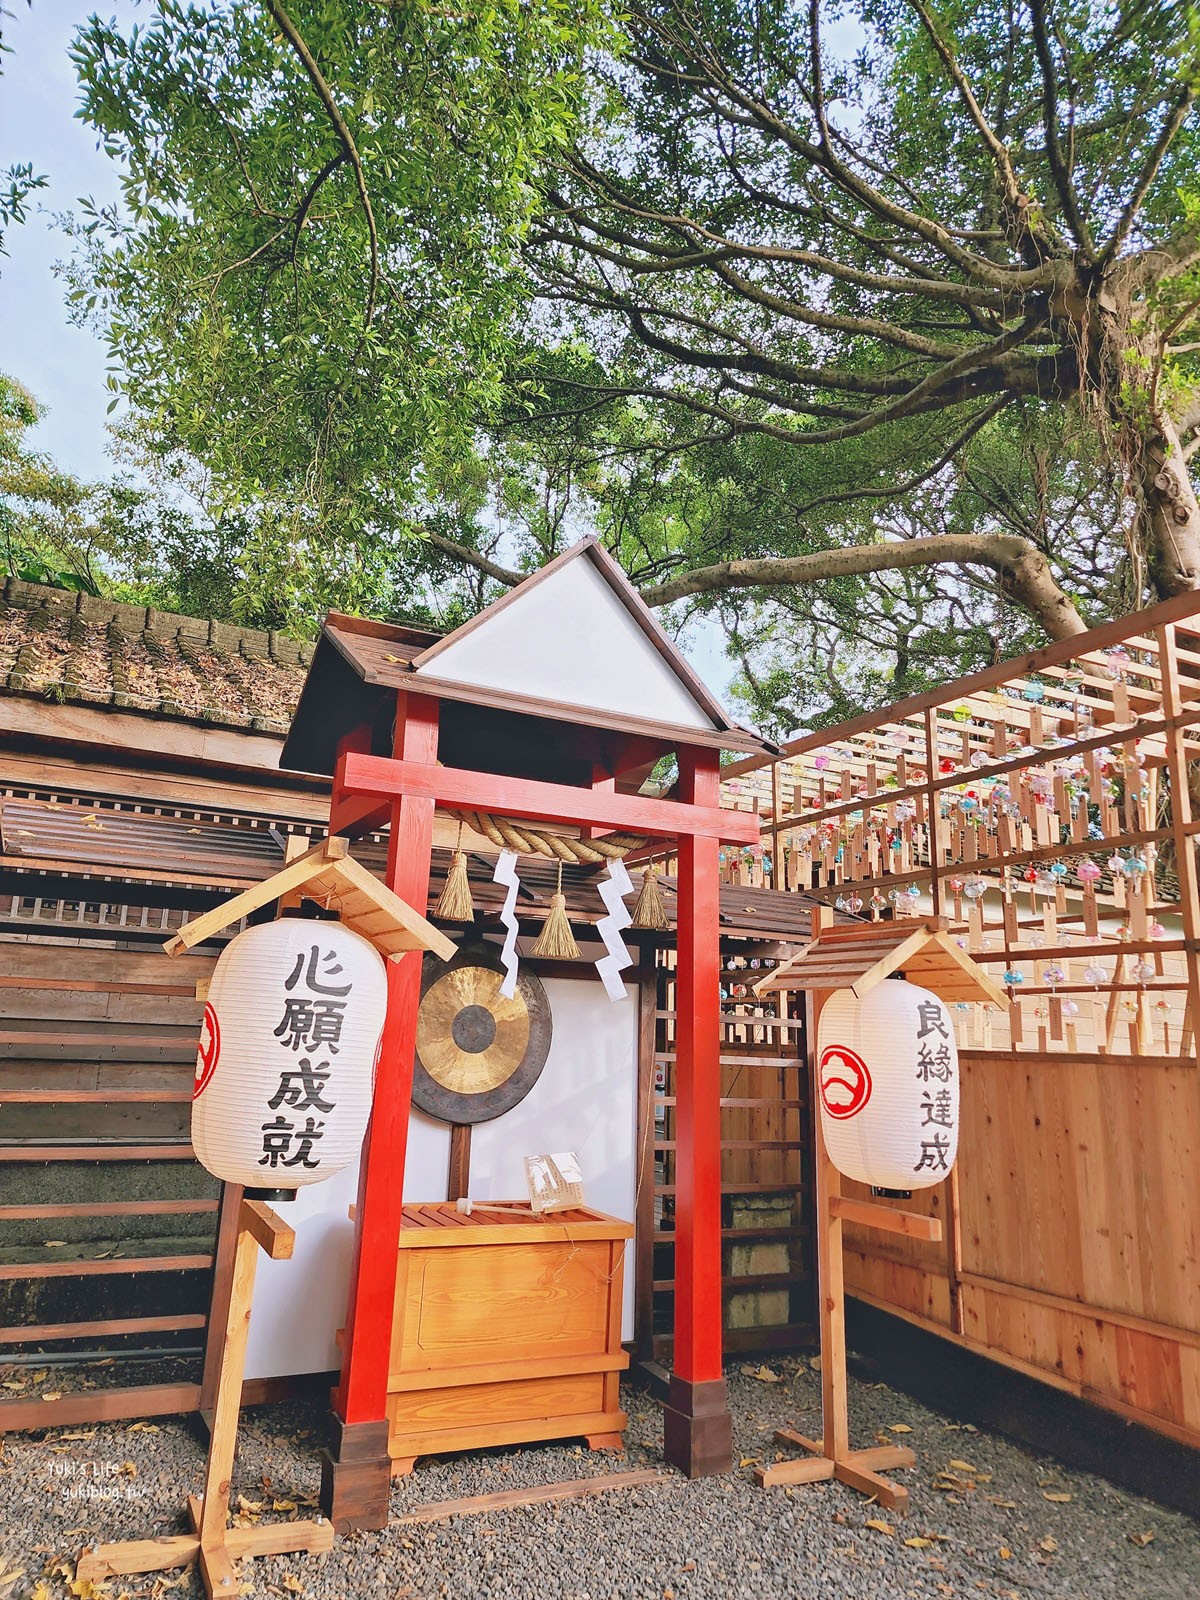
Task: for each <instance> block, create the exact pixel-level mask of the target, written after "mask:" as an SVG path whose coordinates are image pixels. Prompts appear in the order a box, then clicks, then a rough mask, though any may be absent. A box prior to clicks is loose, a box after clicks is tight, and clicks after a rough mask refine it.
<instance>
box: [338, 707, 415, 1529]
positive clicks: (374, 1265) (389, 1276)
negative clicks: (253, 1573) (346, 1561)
mask: <svg viewBox="0 0 1200 1600" xmlns="http://www.w3.org/2000/svg"><path fill="white" fill-rule="evenodd" d="M437 744H438V703H437V701H436V700H431V699H429V698H428V697H426V696H423V695H416V694H408V693H401V694H399V695H398V696H397V707H396V731H395V735H394V749H393V754H394V756H395V758H396V759H397V760H401V761H408V762H413V763H421V764H423V765H427V766H432V765H433V764H434V763H435V762H436V760H437ZM337 799H338V796H337V795H336V794H335V796H334V802H333V803H334V804H336V802H337ZM433 813H434V801H433V799H432V798H425V797H415V796H413V795H408V794H403V795H401V796H400V797H399V798H398V799H395V800H393V801H392V803H391V831H390V835H389V839H388V860H387V884H388V887H389V888H390V889H392V890H393V891H394V892H395V893H396V894H397V895H399V897H400V898H401V899H402V900H405V901H407V902H408V904H409V905H411V906H418V907H424V906H425V905H426V904H427V902H428V899H429V868H430V860H431V855H432V850H433ZM332 814H333V811H332V808H331V816H332ZM421 959H422V957H421V952H420V951H419V950H414V951H410V952H408V953H407V954H405V955H402V956H400V957H399V959H397V960H391V961H389V962H388V964H387V966H388V1008H387V1020H386V1022H385V1024H384V1030H383V1042H382V1046H381V1048H380V1056H379V1069H378V1072H377V1074H376V1079H375V1101H374V1107H373V1110H372V1113H371V1123H370V1127H369V1128H368V1130H367V1137H366V1141H365V1143H364V1146H363V1157H362V1167H361V1176H360V1179H359V1190H358V1204H357V1210H356V1219H355V1238H354V1262H353V1266H352V1269H351V1275H350V1304H349V1307H348V1309H347V1312H346V1328H345V1334H344V1336H343V1341H342V1349H343V1352H344V1354H343V1362H342V1377H341V1382H340V1383H339V1385H338V1387H337V1389H336V1390H335V1392H334V1419H333V1422H334V1427H333V1438H332V1441H331V1447H330V1449H329V1450H327V1451H326V1452H325V1456H324V1460H323V1464H322V1472H321V1505H322V1509H323V1510H324V1511H325V1513H326V1515H327V1516H328V1517H330V1518H331V1520H332V1521H333V1523H334V1526H335V1527H336V1528H337V1529H338V1531H339V1532H341V1531H345V1530H348V1529H350V1528H382V1527H385V1526H386V1524H387V1514H388V1499H389V1493H390V1487H391V1460H390V1457H389V1455H388V1424H387V1379H388V1363H389V1358H390V1355H391V1341H392V1314H393V1310H394V1299H395V1286H396V1252H397V1249H398V1247H399V1240H400V1223H401V1216H402V1208H403V1194H404V1161H405V1155H406V1152H407V1148H408V1118H409V1110H410V1107H411V1103H412V1078H413V1058H414V1052H415V1049H416V1038H417V1009H418V1007H419V1005H420V1001H421Z"/></svg>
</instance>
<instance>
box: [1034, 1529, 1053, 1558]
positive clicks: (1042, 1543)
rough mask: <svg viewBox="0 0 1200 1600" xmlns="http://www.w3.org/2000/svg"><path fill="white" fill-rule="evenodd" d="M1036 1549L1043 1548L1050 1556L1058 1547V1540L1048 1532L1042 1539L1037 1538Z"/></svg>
mask: <svg viewBox="0 0 1200 1600" xmlns="http://www.w3.org/2000/svg"><path fill="white" fill-rule="evenodd" d="M1038 1549H1039V1550H1044V1551H1045V1552H1046V1554H1047V1555H1048V1556H1052V1555H1053V1554H1054V1552H1055V1551H1056V1550H1057V1549H1058V1540H1057V1539H1056V1538H1055V1537H1054V1535H1053V1534H1052V1533H1048V1534H1047V1535H1046V1537H1045V1538H1044V1539H1039V1540H1038Z"/></svg>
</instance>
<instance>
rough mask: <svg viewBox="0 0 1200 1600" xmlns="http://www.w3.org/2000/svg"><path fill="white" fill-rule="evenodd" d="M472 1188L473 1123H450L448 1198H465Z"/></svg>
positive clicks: (447, 1176) (447, 1177)
mask: <svg viewBox="0 0 1200 1600" xmlns="http://www.w3.org/2000/svg"><path fill="white" fill-rule="evenodd" d="M470 1188H471V1124H470V1123H469V1122H452V1123H451V1124H450V1167H449V1171H448V1173H447V1175H446V1199H447V1200H465V1199H466V1198H467V1195H468V1193H469V1191H470Z"/></svg>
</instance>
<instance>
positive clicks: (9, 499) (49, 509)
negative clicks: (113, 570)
mask: <svg viewBox="0 0 1200 1600" xmlns="http://www.w3.org/2000/svg"><path fill="white" fill-rule="evenodd" d="M42 415H43V410H42V407H41V406H40V405H39V404H38V402H37V401H36V400H35V399H34V397H33V395H32V394H30V392H29V390H28V389H26V388H25V386H24V385H23V384H20V383H18V382H17V381H16V379H15V378H10V377H7V376H6V375H5V374H4V373H2V372H0V555H2V557H3V562H4V571H5V573H6V575H7V576H9V577H14V578H24V579H27V580H29V581H31V582H33V583H57V584H61V585H64V586H65V587H67V588H72V589H87V590H90V591H92V592H95V586H96V575H95V572H94V570H93V568H92V555H93V549H92V547H93V544H94V542H95V541H94V539H93V538H92V536H91V530H90V527H89V521H88V516H87V512H88V507H89V500H90V497H91V494H92V491H91V489H90V488H89V486H88V485H87V484H84V483H81V482H80V481H79V480H78V479H77V478H73V477H71V476H70V475H69V474H68V473H65V472H61V471H60V470H59V469H58V468H57V467H56V466H55V465H54V463H53V462H52V461H51V460H50V458H49V457H48V456H47V455H45V454H43V453H42V452H40V451H37V450H31V449H30V448H29V444H28V441H27V438H26V435H27V434H28V432H29V430H30V429H31V428H32V427H34V426H35V424H36V423H37V422H38V421H39V419H40V418H41V417H42Z"/></svg>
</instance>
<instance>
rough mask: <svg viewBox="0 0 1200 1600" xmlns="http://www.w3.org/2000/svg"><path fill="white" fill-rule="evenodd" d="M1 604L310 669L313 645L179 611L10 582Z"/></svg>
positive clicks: (50, 586) (276, 631) (270, 631)
mask: <svg viewBox="0 0 1200 1600" xmlns="http://www.w3.org/2000/svg"><path fill="white" fill-rule="evenodd" d="M3 599H4V603H5V604H6V605H9V606H12V607H14V608H15V609H17V610H20V611H42V610H45V611H48V612H50V613H51V614H52V615H54V616H58V617H67V616H70V615H72V614H74V615H78V616H80V617H82V618H83V620H84V621H85V622H91V623H95V624H98V625H99V626H100V627H112V626H115V627H117V628H118V629H119V630H120V631H121V633H123V634H139V633H152V634H154V635H155V636H156V637H158V638H160V639H161V638H167V639H175V638H180V637H183V638H187V639H190V640H194V641H196V642H197V643H208V644H212V645H215V646H217V647H218V648H219V649H221V650H223V651H224V652H225V653H226V654H231V655H243V656H246V657H249V658H254V657H259V658H260V659H261V658H262V657H263V656H267V657H269V658H270V659H271V660H272V661H278V662H279V663H280V665H281V666H286V667H307V666H308V664H309V662H310V661H311V660H312V654H313V648H314V647H313V645H311V644H309V643H308V642H307V641H306V640H303V639H293V638H292V637H291V636H290V635H289V634H286V633H282V632H280V631H279V629H277V628H270V629H267V628H249V627H245V626H244V625H243V624H241V623H238V622H218V621H217V620H216V618H215V617H213V618H209V619H205V618H203V617H189V616H186V615H185V614H184V613H183V612H179V611H159V610H158V609H157V608H156V607H155V606H133V605H129V604H127V603H126V602H124V601H120V600H107V599H105V598H104V597H103V596H98V595H91V594H81V593H78V592H76V590H74V589H60V588H56V587H55V586H54V585H53V584H46V583H30V582H28V581H27V580H26V579H24V578H7V579H6V580H5V583H4V590H3Z"/></svg>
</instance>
